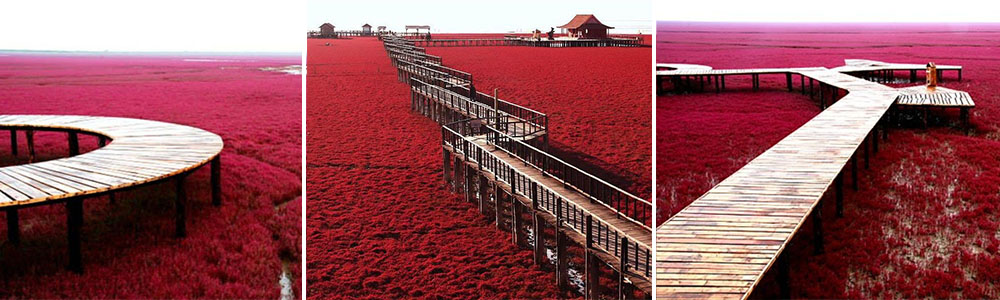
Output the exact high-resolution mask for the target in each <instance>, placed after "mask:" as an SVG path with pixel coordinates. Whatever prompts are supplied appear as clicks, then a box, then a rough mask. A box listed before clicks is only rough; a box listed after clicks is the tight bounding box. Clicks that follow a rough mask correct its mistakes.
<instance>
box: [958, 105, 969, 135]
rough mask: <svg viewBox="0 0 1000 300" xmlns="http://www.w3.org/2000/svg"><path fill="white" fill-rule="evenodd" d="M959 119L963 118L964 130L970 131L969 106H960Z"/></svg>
mask: <svg viewBox="0 0 1000 300" xmlns="http://www.w3.org/2000/svg"><path fill="white" fill-rule="evenodd" d="M959 119H961V122H962V130H964V131H965V132H966V133H968V132H969V108H968V107H962V108H959Z"/></svg>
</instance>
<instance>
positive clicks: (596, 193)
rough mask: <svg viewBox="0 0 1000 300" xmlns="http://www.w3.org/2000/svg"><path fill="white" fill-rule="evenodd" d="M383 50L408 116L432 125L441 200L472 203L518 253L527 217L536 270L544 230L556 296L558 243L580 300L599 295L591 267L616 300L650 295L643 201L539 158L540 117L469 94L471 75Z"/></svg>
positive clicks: (391, 41) (397, 44)
mask: <svg viewBox="0 0 1000 300" xmlns="http://www.w3.org/2000/svg"><path fill="white" fill-rule="evenodd" d="M383 42H384V44H385V48H386V53H387V54H388V55H389V57H390V58H391V59H392V61H393V65H394V66H395V67H396V68H397V70H398V79H399V81H401V82H404V83H407V84H409V85H410V90H411V106H412V109H413V110H414V111H417V112H419V113H421V114H423V115H426V116H428V117H430V118H431V119H433V120H434V121H436V122H438V123H439V124H442V128H441V135H442V149H443V162H444V179H445V182H446V183H447V186H448V187H449V188H450V189H451V190H453V191H455V192H462V193H464V195H465V197H466V199H467V200H468V201H470V202H477V201H478V203H479V208H480V210H481V212H484V213H485V210H486V209H488V208H489V206H490V203H492V209H493V211H494V214H495V221H496V224H497V226H498V228H505V229H510V230H511V232H512V234H513V241H514V242H515V243H517V244H518V245H527V243H525V242H524V234H523V233H522V230H521V229H523V227H524V225H525V224H524V223H523V222H522V220H521V219H522V215H523V214H524V213H525V210H528V211H527V212H528V213H530V215H532V217H531V220H533V225H532V226H530V227H531V228H533V229H532V230H531V233H532V241H534V242H533V243H532V245H529V246H530V247H532V248H533V250H534V257H535V262H536V263H537V264H541V263H543V258H544V245H545V243H544V240H545V239H546V238H545V237H544V235H543V234H542V233H543V230H538V229H539V228H554V229H555V234H556V236H555V238H554V242H555V244H556V261H555V264H556V278H557V284H559V286H560V287H566V286H567V282H568V279H567V276H568V273H567V272H566V270H567V264H568V261H569V259H568V257H567V256H566V251H565V249H566V248H565V247H566V243H567V242H568V241H574V242H576V243H578V244H580V245H581V246H583V247H584V249H585V252H586V256H587V257H586V258H585V260H584V261H585V264H586V270H587V276H586V277H585V278H584V279H585V282H586V284H585V287H586V290H585V295H586V296H588V297H592V296H594V295H596V294H598V293H599V289H600V287H598V284H597V280H598V278H599V277H598V276H600V274H599V273H598V272H596V270H597V268H596V266H597V265H596V264H597V263H598V262H599V261H603V262H604V263H606V264H607V265H609V266H610V267H611V268H612V269H613V270H615V271H616V272H618V273H619V278H618V279H619V285H618V287H619V289H618V292H619V296H620V297H625V295H626V294H628V290H627V285H628V284H631V285H632V286H634V287H638V288H639V289H641V290H643V291H644V292H646V293H647V294H650V292H651V289H652V284H651V281H650V278H651V276H652V263H651V260H652V251H651V240H652V237H651V234H652V233H651V228H650V226H651V224H652V217H651V216H652V205H651V203H650V202H649V201H646V200H644V199H641V198H638V197H636V196H634V195H632V194H630V193H628V192H626V191H624V190H622V189H619V188H618V187H615V186H614V185H612V184H609V183H607V182H606V181H604V180H601V179H600V178H597V177H596V176H593V175H591V174H588V173H587V172H584V171H583V170H581V169H579V168H577V167H575V166H573V165H571V164H569V163H566V162H565V161H563V160H561V159H559V158H557V157H555V156H552V155H551V154H549V153H547V152H546V151H545V149H547V147H548V122H549V119H548V116H547V115H545V114H543V113H540V112H537V111H535V110H532V109H529V108H526V107H523V106H520V105H517V104H514V103H511V102H509V101H505V100H502V99H499V98H497V97H495V96H490V95H487V94H484V93H481V92H478V91H476V90H475V86H474V84H473V79H472V75H471V74H468V73H465V72H462V71H458V70H454V69H451V68H448V67H445V66H443V65H442V63H441V59H440V57H436V56H433V55H428V54H426V52H425V51H424V50H423V49H422V48H420V47H416V46H413V45H412V42H411V41H407V40H403V39H400V38H395V37H391V36H387V37H383ZM504 211H506V212H508V213H507V214H504V213H503V212H504ZM505 217H506V218H507V219H509V222H505V221H503V219H504V218H505ZM502 224H503V225H502ZM547 224H554V225H547ZM506 225H509V226H506Z"/></svg>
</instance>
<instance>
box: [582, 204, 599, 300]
mask: <svg viewBox="0 0 1000 300" xmlns="http://www.w3.org/2000/svg"><path fill="white" fill-rule="evenodd" d="M585 220H586V221H585V227H584V232H583V233H584V238H585V241H586V242H585V243H584V247H583V256H584V257H583V264H584V270H585V272H586V277H585V278H584V286H583V287H584V298H586V299H596V298H595V296H596V295H595V294H596V293H595V289H594V286H595V285H597V280H596V279H597V278H595V277H594V273H595V270H596V269H597V266H596V265H595V264H594V260H593V259H592V256H593V255H591V253H590V251H591V249H592V248H591V247H593V241H594V227H593V226H594V225H593V217H592V216H590V215H587V217H586V218H585Z"/></svg>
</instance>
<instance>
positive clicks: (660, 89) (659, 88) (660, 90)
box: [656, 75, 677, 95]
mask: <svg viewBox="0 0 1000 300" xmlns="http://www.w3.org/2000/svg"><path fill="white" fill-rule="evenodd" d="M674 88H677V87H674ZM656 95H663V76H659V75H657V76H656Z"/></svg>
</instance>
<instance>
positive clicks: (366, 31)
mask: <svg viewBox="0 0 1000 300" xmlns="http://www.w3.org/2000/svg"><path fill="white" fill-rule="evenodd" d="M361 34H363V35H371V34H372V26H371V25H368V23H365V25H361Z"/></svg>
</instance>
